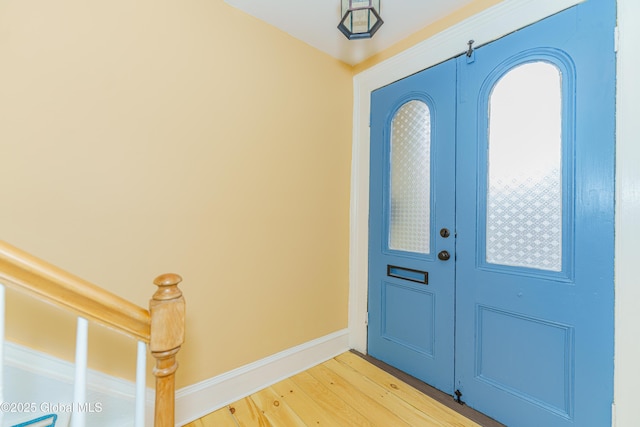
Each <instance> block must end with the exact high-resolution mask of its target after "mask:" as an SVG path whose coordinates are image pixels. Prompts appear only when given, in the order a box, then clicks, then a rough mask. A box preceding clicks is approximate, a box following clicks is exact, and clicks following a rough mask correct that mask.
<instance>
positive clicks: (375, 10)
mask: <svg viewBox="0 0 640 427" xmlns="http://www.w3.org/2000/svg"><path fill="white" fill-rule="evenodd" d="M341 1H342V20H341V21H340V24H339V25H338V29H339V30H340V31H341V32H342V34H344V35H345V36H346V37H347V38H348V39H349V40H357V39H369V38H371V37H373V35H374V34H375V32H376V31H378V29H379V28H380V27H381V26H382V24H383V21H382V18H380V0H341Z"/></svg>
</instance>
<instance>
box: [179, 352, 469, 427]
mask: <svg viewBox="0 0 640 427" xmlns="http://www.w3.org/2000/svg"><path fill="white" fill-rule="evenodd" d="M227 426H229V427H254V426H255V427H258V426H259V427H296V426H336V427H338V426H345V427H352V426H354V427H355V426H379V427H417V426H425V427H431V426H437V427H454V426H455V427H480V424H477V423H476V422H474V421H471V420H470V419H468V418H465V417H464V416H462V415H460V414H459V413H457V412H456V411H454V410H452V409H451V408H449V407H447V406H446V405H444V404H442V403H440V402H438V401H437V400H435V399H432V398H430V397H428V396H427V395H425V394H423V393H422V392H420V391H418V390H417V389H416V388H414V387H412V386H410V385H409V384H407V383H406V382H404V381H401V380H399V379H398V378H397V377H395V376H393V375H391V374H389V373H387V372H386V371H384V370H382V369H380V368H378V367H377V366H374V365H373V364H371V363H369V362H368V361H367V360H365V359H363V358H362V357H360V356H358V355H356V354H354V353H351V352H347V353H343V354H341V355H339V356H337V357H335V358H333V359H331V360H328V361H327V362H325V363H322V364H320V365H318V366H315V367H313V368H311V369H309V370H307V371H304V372H302V373H300V374H297V375H294V376H293V377H291V378H287V379H286V380H284V381H281V382H279V383H277V384H274V385H272V386H270V387H267V388H265V389H263V390H261V391H259V392H257V393H254V394H252V395H251V396H248V397H246V398H244V399H242V400H239V401H237V402H235V403H232V404H230V405H228V406H226V407H224V408H221V409H219V410H217V411H215V412H213V413H211V414H209V415H207V416H205V417H203V418H201V419H199V420H196V421H194V422H192V423H190V424H187V426H186V427H227Z"/></svg>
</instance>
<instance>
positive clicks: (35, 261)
mask: <svg viewBox="0 0 640 427" xmlns="http://www.w3.org/2000/svg"><path fill="white" fill-rule="evenodd" d="M0 282H1V284H3V285H5V286H8V287H11V288H14V289H17V290H19V291H26V292H28V293H30V294H32V295H34V296H35V297H37V298H39V299H42V300H45V301H49V302H52V303H54V304H57V305H59V306H62V307H63V308H66V309H68V310H71V311H73V312H75V313H76V314H78V315H79V316H82V317H84V318H86V319H87V320H92V321H95V322H97V323H100V324H102V325H105V326H107V327H110V328H113V329H116V330H118V331H121V332H124V333H126V334H128V335H131V336H132V337H134V338H136V339H138V340H140V341H144V342H146V343H148V342H149V339H150V336H151V332H150V331H151V317H150V314H149V311H148V310H146V309H144V308H142V307H139V306H137V305H135V304H133V303H132V302H129V301H127V300H125V299H124V298H121V297H119V296H117V295H115V294H113V293H111V292H109V291H106V290H104V289H102V288H100V287H99V286H97V285H94V284H93V283H90V282H87V281H86V280H83V279H80V278H79V277H77V276H74V275H73V274H70V273H68V272H66V271H64V270H62V269H60V268H58V267H56V266H54V265H52V264H49V263H48V262H46V261H43V260H41V259H39V258H36V257H34V256H33V255H31V254H28V253H26V252H24V251H22V250H20V249H18V248H16V247H14V246H11V245H10V244H8V243H6V242H3V241H0Z"/></svg>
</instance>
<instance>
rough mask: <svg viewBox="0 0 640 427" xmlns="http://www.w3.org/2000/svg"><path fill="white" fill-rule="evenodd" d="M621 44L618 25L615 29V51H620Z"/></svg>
mask: <svg viewBox="0 0 640 427" xmlns="http://www.w3.org/2000/svg"><path fill="white" fill-rule="evenodd" d="M619 46H620V28H618V27H617V26H616V27H615V28H614V29H613V51H614V52H616V53H618V47H619Z"/></svg>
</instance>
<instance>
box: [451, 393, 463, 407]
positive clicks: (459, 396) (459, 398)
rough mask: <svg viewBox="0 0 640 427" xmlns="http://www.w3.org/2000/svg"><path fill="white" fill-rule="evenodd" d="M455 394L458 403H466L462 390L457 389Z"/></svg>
mask: <svg viewBox="0 0 640 427" xmlns="http://www.w3.org/2000/svg"><path fill="white" fill-rule="evenodd" d="M453 394H455V395H456V397H455V399H456V402H458V404H460V405H464V402H463V401H462V392H461V391H460V390H456V391H455V392H454V393H453Z"/></svg>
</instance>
